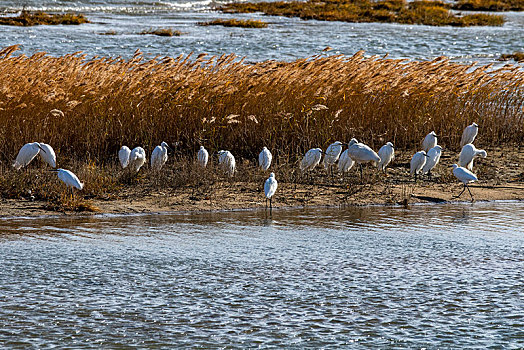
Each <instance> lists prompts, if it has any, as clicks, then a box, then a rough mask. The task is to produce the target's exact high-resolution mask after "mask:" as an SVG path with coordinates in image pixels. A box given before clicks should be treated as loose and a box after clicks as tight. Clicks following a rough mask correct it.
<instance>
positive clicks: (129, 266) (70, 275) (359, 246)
mask: <svg viewBox="0 0 524 350" xmlns="http://www.w3.org/2000/svg"><path fill="white" fill-rule="evenodd" d="M0 231H1V232H2V234H1V235H0V266H1V270H0V305H1V307H0V323H1V324H2V327H0V344H1V346H2V347H7V348H12V347H26V346H30V347H34V348H47V347H53V346H58V347H60V348H123V347H126V346H134V347H139V348H144V347H155V348H158V347H165V348H180V347H191V348H218V347H227V348H239V349H242V348H254V347H258V346H261V347H263V348H270V347H274V348H297V349H299V348H300V349H301V348H306V347H309V348H342V347H344V348H348V347H357V348H358V347H367V348H428V349H436V348H477V349H488V348H493V349H500V348H519V347H522V346H524V298H523V291H524V203H522V202H502V203H475V204H473V205H471V204H464V205H431V206H422V205H421V206H413V207H411V208H410V209H402V208H393V207H366V208H355V209H347V210H341V209H309V210H300V209H293V210H277V211H275V212H274V213H273V216H272V217H271V218H269V217H267V216H266V214H265V213H264V212H263V211H246V212H223V213H204V214H174V215H144V216H95V217H76V218H75V217H65V218H64V217H55V218H53V217H48V218H34V219H32V218H25V219H24V218H7V219H6V218H4V219H0Z"/></svg>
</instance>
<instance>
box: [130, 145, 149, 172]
mask: <svg viewBox="0 0 524 350" xmlns="http://www.w3.org/2000/svg"><path fill="white" fill-rule="evenodd" d="M145 162H146V151H145V150H144V149H143V148H142V147H140V146H139V147H135V148H133V150H132V151H131V155H130V156H129V166H130V167H132V169H133V170H134V171H135V172H138V171H139V170H140V168H141V167H142V165H144V164H145Z"/></svg>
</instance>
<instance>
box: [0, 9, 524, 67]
mask: <svg viewBox="0 0 524 350" xmlns="http://www.w3.org/2000/svg"><path fill="white" fill-rule="evenodd" d="M220 3H221V2H220V1H210V0H187V1H184V0H165V1H153V0H140V1H125V0H96V1H91V0H90V1H87V0H82V1H69V0H43V1H42V0H26V1H23V2H20V1H18V0H0V13H1V12H6V13H7V12H13V11H20V10H22V9H23V8H24V6H25V8H26V9H30V10H44V11H79V12H82V13H85V14H86V15H87V17H88V18H89V19H90V20H91V21H92V23H90V24H84V25H81V26H37V27H30V28H22V27H8V26H2V27H1V28H0V47H4V46H8V45H14V44H20V45H21V49H22V50H21V52H22V53H25V54H32V53H34V52H38V51H46V52H49V53H50V54H52V55H63V54H69V53H73V52H76V51H84V52H85V53H87V54H88V56H90V57H91V56H94V55H99V56H112V57H116V56H123V57H126V58H128V57H130V56H132V55H133V53H134V51H135V50H136V49H140V50H142V51H143V52H144V53H146V54H148V55H149V56H156V55H160V56H177V55H179V54H181V53H184V54H188V53H189V52H196V53H201V52H205V53H209V54H213V55H221V54H224V53H225V54H229V53H236V54H237V55H239V56H242V57H246V58H247V60H250V61H261V60H266V59H276V60H294V59H297V58H303V57H309V56H312V55H316V54H319V53H321V52H322V50H323V49H324V48H326V47H327V46H329V47H332V48H333V50H332V51H329V53H328V54H344V55H353V54H354V53H355V52H357V51H359V50H365V51H366V53H367V54H369V55H375V54H377V55H385V54H389V55H390V57H393V58H410V59H417V60H419V59H420V60H426V59H432V58H435V57H438V56H441V55H445V56H449V57H451V58H452V59H454V60H456V61H460V62H465V63H466V62H473V61H479V62H480V63H483V64H484V63H496V62H497V61H496V59H497V58H498V57H499V56H500V55H501V54H503V53H513V52H514V51H524V36H523V35H522V32H523V30H524V14H522V13H506V14H504V15H505V16H506V18H507V23H506V24H505V25H504V26H502V27H471V28H453V27H431V26H421V25H398V24H380V23H342V22H322V21H303V20H300V19H296V18H285V17H276V16H262V15H259V14H246V15H226V14H221V13H218V12H216V11H214V10H213V8H214V6H215V5H217V4H220ZM217 18H254V19H262V20H264V21H267V22H269V23H270V24H269V27H268V28H266V29H243V28H225V27H221V26H213V27H202V26H198V25H197V23H198V22H205V21H209V20H213V19H217ZM154 28H172V29H175V30H180V31H181V32H183V35H181V36H179V37H158V36H154V35H139V34H138V33H140V32H142V31H144V30H150V29H154ZM112 31H114V32H115V33H116V35H100V34H101V33H107V32H112Z"/></svg>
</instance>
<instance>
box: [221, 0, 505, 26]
mask: <svg viewBox="0 0 524 350" xmlns="http://www.w3.org/2000/svg"><path fill="white" fill-rule="evenodd" d="M450 8H451V5H450V4H448V3H445V2H441V1H428V0H416V1H409V2H408V1H406V0H379V1H372V0H359V1H351V0H326V1H316V0H308V1H275V2H242V3H240V2H235V3H229V4H225V5H223V6H221V7H220V10H221V11H223V12H225V13H254V12H262V13H264V14H266V15H272V16H285V17H299V18H302V19H305V20H310V19H314V20H320V21H342V22H380V23H401V24H425V25H432V26H447V25H449V26H458V27H467V26H500V25H502V24H504V18H503V16H499V15H491V14H466V15H463V14H461V15H459V14H454V13H452V12H451V11H450Z"/></svg>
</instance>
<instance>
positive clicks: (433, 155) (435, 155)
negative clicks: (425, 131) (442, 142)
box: [422, 145, 442, 177]
mask: <svg viewBox="0 0 524 350" xmlns="http://www.w3.org/2000/svg"><path fill="white" fill-rule="evenodd" d="M441 155H442V147H441V146H439V145H436V146H435V147H433V148H432V149H430V150H429V152H428V153H427V159H426V163H425V164H424V166H423V167H422V174H428V177H431V169H433V168H434V167H436V166H437V164H438V162H439V161H440V156H441Z"/></svg>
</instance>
